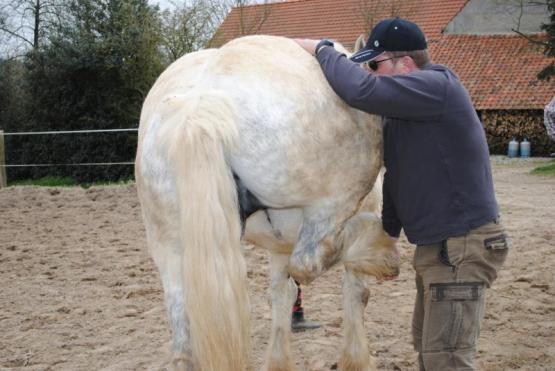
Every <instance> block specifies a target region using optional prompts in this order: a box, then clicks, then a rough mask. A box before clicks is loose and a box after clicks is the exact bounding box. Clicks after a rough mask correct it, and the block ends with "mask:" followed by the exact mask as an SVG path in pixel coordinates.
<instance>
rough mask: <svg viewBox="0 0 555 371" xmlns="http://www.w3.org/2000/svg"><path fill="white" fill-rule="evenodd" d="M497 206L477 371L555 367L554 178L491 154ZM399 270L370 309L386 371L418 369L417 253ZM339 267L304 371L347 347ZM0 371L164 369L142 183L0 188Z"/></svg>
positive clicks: (258, 336)
mask: <svg viewBox="0 0 555 371" xmlns="http://www.w3.org/2000/svg"><path fill="white" fill-rule="evenodd" d="M493 162H494V176H495V185H496V191H497V197H498V200H499V203H500V206H501V211H502V213H503V215H504V221H505V224H506V226H507V229H508V231H509V233H510V235H511V236H512V239H513V249H512V252H511V254H510V256H509V259H508V261H507V263H506V267H505V269H504V270H503V271H502V272H501V273H500V276H499V278H498V280H497V282H496V284H495V286H494V287H493V289H491V290H490V291H489V292H488V295H489V296H488V306H487V312H486V319H485V321H484V323H483V327H482V334H481V338H480V342H479V347H478V349H479V354H478V365H479V369H481V370H554V369H555V302H554V296H555V295H554V294H555V281H554V274H553V266H554V264H555V178H553V177H551V178H545V177H537V176H531V175H529V174H528V172H529V170H530V169H532V168H533V167H534V166H536V165H537V163H534V162H532V161H520V160H513V161H507V160H505V159H503V158H500V157H496V158H493ZM401 250H402V260H403V263H402V273H401V275H400V277H399V279H397V280H396V281H394V282H387V283H383V284H378V283H376V284H374V285H372V287H371V298H370V303H369V305H368V308H367V310H366V328H367V334H368V339H369V341H370V347H371V351H372V353H373V355H374V356H375V357H376V359H377V362H378V366H379V368H380V369H383V370H412V369H415V362H414V358H415V355H414V352H413V351H412V346H411V345H410V320H411V312H412V302H413V298H414V293H415V291H414V286H413V285H414V284H413V271H412V268H411V265H410V259H411V256H412V252H413V247H411V246H410V245H409V244H408V243H407V242H406V240H403V241H402V243H401ZM246 257H247V261H248V266H249V274H248V275H249V288H250V295H251V304H252V319H253V321H252V333H253V353H252V363H253V369H255V370H257V369H259V368H260V366H261V363H262V359H263V355H264V349H265V347H266V344H267V341H268V332H269V328H270V321H271V319H270V309H269V295H268V292H267V287H268V267H267V257H266V255H265V252H264V251H263V250H262V249H258V248H247V250H246ZM341 273H342V272H341V269H339V268H336V269H334V270H332V271H330V272H328V273H327V274H326V275H325V276H324V277H322V278H321V279H319V280H317V281H316V283H314V284H313V285H310V286H308V287H306V289H305V310H306V313H307V316H308V317H309V318H310V319H313V320H316V321H319V322H321V323H322V325H323V326H322V328H320V329H318V330H314V331H310V332H304V333H297V334H294V335H293V348H294V356H295V359H296V362H297V365H298V369H299V370H329V369H331V368H333V367H334V364H335V363H336V362H337V360H338V357H339V354H338V349H339V348H340V347H339V344H340V342H341V322H342V319H341V316H342V308H341V296H340V292H341V290H340V287H341ZM0 283H1V290H0V369H9V370H12V369H14V370H16V369H17V370H98V369H103V370H145V369H148V370H160V369H165V366H166V364H167V360H168V357H169V349H170V333H169V327H168V325H167V322H166V317H165V309H164V306H163V301H162V300H163V299H162V297H163V293H162V290H161V285H160V281H159V279H158V274H157V271H156V268H155V266H154V264H153V263H152V261H151V259H150V257H149V255H148V253H147V249H146V246H145V236H144V229H143V226H142V222H141V219H140V206H139V203H138V201H137V197H136V192H135V188H134V186H110V187H97V188H91V189H88V190H85V189H81V188H36V187H11V188H6V189H1V190H0Z"/></svg>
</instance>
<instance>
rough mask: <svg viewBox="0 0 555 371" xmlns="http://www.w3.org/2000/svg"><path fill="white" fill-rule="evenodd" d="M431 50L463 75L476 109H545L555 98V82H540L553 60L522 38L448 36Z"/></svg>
mask: <svg viewBox="0 0 555 371" xmlns="http://www.w3.org/2000/svg"><path fill="white" fill-rule="evenodd" d="M429 50H430V54H431V56H432V59H433V60H434V62H436V63H442V64H445V65H447V66H449V67H450V68H451V69H452V70H453V71H455V72H456V73H457V74H458V75H459V77H460V78H461V81H463V83H464V85H465V86H466V88H467V89H468V91H469V92H470V96H471V97H472V101H473V102H474V106H475V107H476V109H543V108H544V106H545V105H546V104H547V103H548V102H549V101H550V100H551V99H552V98H553V96H554V95H555V79H552V80H551V82H546V81H540V80H538V79H537V78H536V74H537V73H538V72H539V71H540V70H541V69H542V68H543V67H545V66H547V64H548V63H549V62H550V59H549V58H547V57H546V56H544V55H543V54H542V50H543V49H542V48H541V47H539V46H537V45H534V44H532V43H530V42H529V41H528V40H526V39H524V38H522V37H520V36H518V35H488V36H477V35H444V36H442V37H441V38H440V39H439V40H438V41H437V42H432V43H430V45H429Z"/></svg>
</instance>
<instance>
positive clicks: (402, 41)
mask: <svg viewBox="0 0 555 371" xmlns="http://www.w3.org/2000/svg"><path fill="white" fill-rule="evenodd" d="M427 47H428V44H427V43H426V37H425V36H424V32H422V30H421V29H420V27H418V26H417V25H416V23H412V22H411V21H407V20H405V19H401V18H399V17H397V18H389V19H385V20H383V21H381V22H380V23H378V24H377V25H376V27H374V28H373V29H372V32H370V36H369V37H368V41H367V42H366V46H365V47H364V48H362V49H360V50H359V51H358V52H356V53H355V54H353V55H351V60H352V61H353V62H356V63H362V62H367V61H370V60H372V59H374V58H376V57H377V56H378V55H380V54H382V53H384V52H398V51H414V50H424V49H426V48H427Z"/></svg>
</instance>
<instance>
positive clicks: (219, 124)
mask: <svg viewBox="0 0 555 371" xmlns="http://www.w3.org/2000/svg"><path fill="white" fill-rule="evenodd" d="M381 148H382V133H381V125H380V122H379V120H378V119H377V118H376V117H373V116H370V115H368V114H365V113H363V112H361V111H357V110H354V109H351V108H349V107H348V106H346V105H345V104H344V103H343V102H342V101H341V100H340V99H339V98H338V97H337V96H336V95H335V94H334V92H333V91H332V90H331V89H330V87H329V86H328V84H327V82H326V81H325V79H324V77H323V75H322V73H321V71H320V68H319V66H318V64H317V62H316V61H315V60H314V58H312V57H311V56H309V55H308V54H307V53H306V52H304V51H303V50H302V49H301V48H300V47H299V46H297V44H296V43H294V42H293V41H291V40H289V39H286V38H279V37H269V36H251V37H245V38H241V39H237V40H234V41H232V42H230V43H228V44H226V45H224V46H223V47H221V48H219V49H209V50H204V51H200V52H196V53H191V54H188V55H185V56H184V57H182V58H181V59H179V60H178V61H176V62H175V63H173V64H172V65H171V66H170V67H168V69H167V70H166V71H165V72H164V73H163V74H162V75H161V76H160V77H159V78H158V80H157V81H156V83H155V84H154V86H153V88H152V89H151V91H150V92H149V94H148V96H147V98H146V100H145V103H144V106H143V110H142V113H141V123H140V128H139V144H138V150H137V157H136V165H135V167H136V168H135V176H136V181H137V189H138V194H139V199H140V201H141V205H142V211H143V219H144V222H145V228H146V233H147V242H148V246H149V250H150V252H151V254H152V256H153V259H154V261H155V262H156V264H157V266H158V269H159V271H160V276H161V279H162V283H163V286H164V292H165V301H166V305H167V309H168V314H169V318H170V325H171V328H172V332H173V348H174V352H175V355H174V359H173V361H172V363H173V365H174V367H175V368H178V369H186V370H202V371H222V370H231V371H243V370H245V369H248V368H249V364H248V352H249V323H248V320H249V306H248V296H247V290H246V269H245V263H244V259H243V255H242V251H241V234H242V222H243V223H244V222H245V220H246V218H247V217H248V216H249V215H251V214H252V213H254V212H255V211H257V210H259V209H266V210H268V215H269V220H270V221H271V223H272V225H273V226H274V227H273V228H272V236H273V237H274V238H275V239H276V240H278V241H280V236H279V234H278V235H276V234H275V230H277V231H281V230H283V231H284V232H283V234H282V237H281V239H282V240H283V241H285V242H284V243H283V244H282V245H283V247H284V248H283V249H281V250H279V249H278V250H275V249H274V247H275V243H274V244H272V245H271V246H270V248H272V249H273V250H272V252H273V255H272V256H273V258H272V301H273V309H272V312H273V324H272V335H271V344H270V348H269V352H268V356H267V360H266V366H265V367H266V368H267V369H269V370H289V369H291V368H292V364H291V360H290V358H289V352H288V337H289V331H290V320H291V319H290V316H291V307H292V305H293V302H294V300H295V295H296V287H295V284H294V282H293V280H292V279H290V278H289V275H291V276H292V277H293V278H295V279H296V280H297V281H299V282H301V283H309V282H311V281H312V280H313V279H315V278H316V277H318V276H319V275H321V274H322V273H323V272H324V271H325V270H327V269H328V268H329V267H330V266H332V265H333V264H335V263H337V262H339V261H341V260H342V261H343V262H344V263H345V267H346V271H347V274H346V282H347V283H346V284H345V290H344V291H345V295H346V299H345V300H346V301H347V302H348V303H355V302H356V301H357V300H358V301H359V302H361V303H363V304H364V305H365V303H366V300H367V299H368V295H367V291H365V290H366V289H365V285H364V280H363V278H361V274H372V275H375V276H377V277H383V276H386V275H395V274H396V273H397V272H398V255H397V253H396V251H395V249H394V246H393V244H392V242H391V240H390V239H389V238H388V237H386V236H385V235H384V232H383V231H382V229H381V222H380V221H379V219H378V218H377V217H376V216H374V215H372V214H368V213H357V210H358V208H359V205H360V203H361V200H362V199H363V198H364V197H365V196H366V195H367V194H368V193H369V191H370V190H371V188H372V185H373V184H374V181H375V179H376V177H377V176H378V173H379V170H380V167H381V163H382V152H381ZM243 225H244V224H243ZM286 227H287V228H289V230H290V231H291V233H289V232H287V233H285V228H286ZM274 229H275V230H274ZM257 230H258V232H261V231H262V230H263V229H260V228H259V229H256V228H254V229H253V232H256V231H257ZM266 234H267V233H266ZM261 235H264V233H258V236H261ZM285 235H286V236H287V238H285V237H283V236H285ZM274 242H275V241H274ZM286 246H289V247H286ZM291 248H292V249H293V250H292V251H291ZM364 305H354V304H353V305H351V306H349V307H346V313H345V316H346V318H351V319H353V321H355V322H356V323H359V322H360V323H361V321H362V312H363V310H364ZM359 319H360V321H359ZM357 321H358V322H357ZM346 323H347V327H349V325H348V324H349V322H348V321H347V320H346ZM345 331H346V335H347V339H346V342H345V347H344V350H343V354H342V356H341V363H340V366H341V367H342V368H343V369H353V370H359V369H360V370H365V369H369V368H370V367H371V363H370V357H369V353H368V349H367V346H366V345H365V344H366V343H365V339H364V336H363V335H364V334H362V333H360V332H361V331H362V329H361V327H359V328H351V329H347V328H346V330H345ZM353 331H354V332H359V333H358V335H359V336H358V337H357V336H354V334H352V333H350V332H353ZM361 334H362V342H361V336H360V335H361ZM353 339H356V340H353ZM359 348H362V349H359Z"/></svg>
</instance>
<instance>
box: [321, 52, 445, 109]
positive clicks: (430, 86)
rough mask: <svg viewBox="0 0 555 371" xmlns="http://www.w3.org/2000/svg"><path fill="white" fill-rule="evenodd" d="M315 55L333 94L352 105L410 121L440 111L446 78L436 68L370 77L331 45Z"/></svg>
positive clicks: (442, 104)
mask: <svg viewBox="0 0 555 371" xmlns="http://www.w3.org/2000/svg"><path fill="white" fill-rule="evenodd" d="M316 58H317V59H318V62H319V63H320V66H321V67H322V71H323V72H324V75H325V76H326V79H327V80H328V83H329V84H330V86H331V87H332V89H333V90H334V91H335V93H336V94H337V95H338V96H339V97H341V98H342V99H343V100H344V101H345V102H346V103H347V104H348V105H350V106H352V107H354V108H357V109H360V110H362V111H365V112H368V113H372V114H378V115H382V116H387V117H396V118H400V119H412V120H419V119H426V118H430V117H437V116H439V115H441V114H442V111H443V107H444V104H445V95H446V85H447V84H446V82H447V78H446V76H445V75H444V74H443V73H441V72H439V71H433V70H418V71H414V72H411V73H408V74H403V75H393V76H385V75H380V76H374V75H372V74H371V73H369V72H368V71H366V70H364V69H363V68H361V67H360V66H359V65H358V64H357V63H354V62H352V61H350V60H349V59H348V58H347V57H346V56H345V54H342V53H340V52H338V51H336V50H335V49H333V48H323V49H322V50H321V51H320V52H319V53H318V55H317V56H316Z"/></svg>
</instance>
